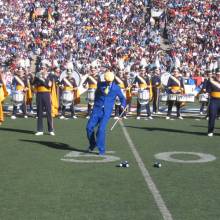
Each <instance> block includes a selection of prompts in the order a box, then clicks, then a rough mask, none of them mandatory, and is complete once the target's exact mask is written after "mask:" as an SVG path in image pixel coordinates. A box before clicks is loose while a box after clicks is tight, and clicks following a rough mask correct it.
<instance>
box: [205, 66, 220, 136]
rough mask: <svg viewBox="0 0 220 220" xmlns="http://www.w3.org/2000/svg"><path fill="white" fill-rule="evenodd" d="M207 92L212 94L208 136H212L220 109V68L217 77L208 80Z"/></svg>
mask: <svg viewBox="0 0 220 220" xmlns="http://www.w3.org/2000/svg"><path fill="white" fill-rule="evenodd" d="M206 88H207V92H208V93H209V94H210V104H209V122H208V136H209V137H212V136H213V132H214V127H215V119H216V116H217V114H218V112H219V111H220V69H218V70H217V72H216V74H215V77H213V79H212V78H210V79H209V80H208V82H207V87H206Z"/></svg>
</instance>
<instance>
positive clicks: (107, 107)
mask: <svg viewBox="0 0 220 220" xmlns="http://www.w3.org/2000/svg"><path fill="white" fill-rule="evenodd" d="M107 86H108V84H107V83H106V82H99V83H98V86H97V89H96V92H95V101H94V107H93V111H92V114H91V117H90V119H89V121H88V123H87V126H86V131H87V137H88V140H89V144H90V147H89V148H90V150H93V149H94V148H95V147H97V148H98V150H99V154H100V155H104V154H105V131H106V126H107V123H108V121H109V119H110V117H111V114H112V110H113V106H114V103H115V98H116V96H118V97H119V99H120V102H121V103H122V106H123V107H125V106H126V99H125V97H124V95H123V94H122V92H121V89H120V87H119V86H118V85H116V83H115V82H112V83H111V84H110V86H109V92H108V94H106V93H105V89H106V87H107ZM96 126H98V130H97V132H96V135H95V131H94V130H95V127H96Z"/></svg>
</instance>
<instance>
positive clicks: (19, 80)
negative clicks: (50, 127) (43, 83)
mask: <svg viewBox="0 0 220 220" xmlns="http://www.w3.org/2000/svg"><path fill="white" fill-rule="evenodd" d="M12 86H13V89H14V90H15V91H21V92H23V93H24V100H23V103H22V105H21V110H22V113H23V115H24V117H27V105H26V98H27V96H26V94H25V93H26V91H25V89H26V88H28V84H27V80H26V78H25V77H19V76H15V77H14V78H13V80H12ZM17 109H18V106H17V105H13V110H12V116H16V113H17Z"/></svg>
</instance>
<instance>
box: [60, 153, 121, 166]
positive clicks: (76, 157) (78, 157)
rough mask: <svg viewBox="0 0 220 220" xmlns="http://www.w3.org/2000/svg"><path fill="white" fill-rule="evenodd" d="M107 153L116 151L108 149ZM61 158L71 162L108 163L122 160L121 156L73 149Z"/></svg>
mask: <svg viewBox="0 0 220 220" xmlns="http://www.w3.org/2000/svg"><path fill="white" fill-rule="evenodd" d="M106 153H114V151H107V152H106ZM85 158H86V159H85ZM61 160H62V161H65V162H70V163H108V162H115V161H118V160H120V158H119V157H116V156H113V155H107V154H106V155H103V156H99V155H98V154H94V153H83V152H77V151H71V152H70V153H68V154H66V155H65V156H64V158H62V159H61Z"/></svg>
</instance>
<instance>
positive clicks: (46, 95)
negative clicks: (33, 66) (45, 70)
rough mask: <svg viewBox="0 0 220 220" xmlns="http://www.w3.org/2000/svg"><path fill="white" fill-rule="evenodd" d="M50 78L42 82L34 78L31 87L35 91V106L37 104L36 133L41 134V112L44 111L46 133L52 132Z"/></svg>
mask: <svg viewBox="0 0 220 220" xmlns="http://www.w3.org/2000/svg"><path fill="white" fill-rule="evenodd" d="M49 82H51V77H49V76H48V77H47V78H46V79H45V80H42V79H40V78H38V77H35V78H34V81H33V85H34V86H35V89H36V104H37V117H38V118H37V131H38V132H43V112H44V109H45V111H46V116H47V125H48V131H49V132H53V130H54V127H53V117H52V100H51V86H50V85H49Z"/></svg>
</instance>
